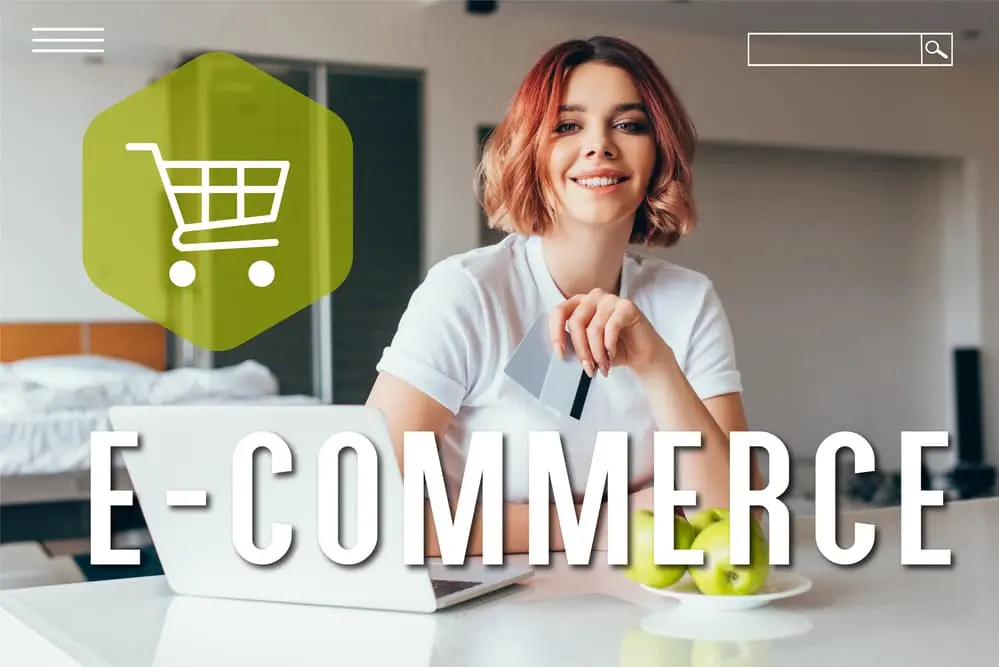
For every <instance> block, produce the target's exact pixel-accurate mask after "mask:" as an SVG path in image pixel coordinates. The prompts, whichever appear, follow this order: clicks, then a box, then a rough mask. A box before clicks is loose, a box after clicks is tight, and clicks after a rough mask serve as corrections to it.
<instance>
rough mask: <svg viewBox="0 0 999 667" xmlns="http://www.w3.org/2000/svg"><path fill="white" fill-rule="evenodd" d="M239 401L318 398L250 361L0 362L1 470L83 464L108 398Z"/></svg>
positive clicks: (104, 420)
mask: <svg viewBox="0 0 999 667" xmlns="http://www.w3.org/2000/svg"><path fill="white" fill-rule="evenodd" d="M19 364H23V365H19ZM242 402H249V403H254V404H274V403H280V404H296V405H297V404H316V403H318V402H319V401H318V399H316V398H314V397H311V396H281V395H279V394H278V383H277V380H276V378H275V377H274V375H273V374H272V373H271V372H270V371H269V370H268V369H267V368H266V367H264V366H262V365H260V364H258V363H256V362H252V361H247V362H244V363H242V364H238V365H235V366H229V367H225V368H217V369H200V368H180V369H174V370H170V371H166V372H158V371H152V370H150V369H147V368H143V367H139V366H134V365H130V364H128V363H127V362H119V361H116V360H109V359H103V358H100V357H66V358H62V359H60V358H56V357H53V358H49V359H47V360H31V362H18V363H17V364H6V365H3V366H0V476H10V475H28V474H58V473H65V472H75V471H81V470H87V469H88V468H89V466H90V433H91V432H92V431H96V430H104V429H109V428H110V424H109V423H108V416H107V415H108V408H110V407H111V406H112V405H181V404H231V403H242Z"/></svg>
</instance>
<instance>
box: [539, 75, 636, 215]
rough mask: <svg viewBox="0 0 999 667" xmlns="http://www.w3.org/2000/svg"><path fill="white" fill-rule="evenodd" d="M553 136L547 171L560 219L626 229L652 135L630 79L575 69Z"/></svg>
mask: <svg viewBox="0 0 999 667" xmlns="http://www.w3.org/2000/svg"><path fill="white" fill-rule="evenodd" d="M554 135H555V136H554V143H553V147H552V153H551V158H550V159H549V173H550V176H551V182H552V185H553V187H554V189H555V195H556V196H557V198H558V202H559V205H560V207H561V210H560V211H559V213H560V216H561V217H563V218H567V219H569V220H571V221H576V222H579V223H583V224H586V225H615V224H617V223H620V224H622V225H627V226H628V228H629V229H630V228H631V224H632V222H633V221H634V217H635V212H636V210H637V209H638V207H639V206H640V205H641V203H642V201H643V200H644V198H645V195H646V193H647V189H648V185H649V179H650V178H651V177H652V170H653V168H654V166H655V160H656V143H655V137H654V135H653V132H652V128H651V126H650V124H649V118H648V115H647V113H646V111H645V108H644V105H643V104H642V98H641V96H640V95H639V93H638V89H637V88H636V87H635V85H634V83H633V82H632V80H631V77H630V76H629V75H628V74H627V73H626V72H624V71H623V70H621V69H618V68H616V67H612V66H609V65H605V64H602V63H586V64H584V65H581V66H580V67H577V68H576V69H575V70H573V72H572V74H571V75H570V79H569V82H568V87H567V90H566V95H565V99H564V100H563V102H562V107H561V111H560V113H559V119H558V121H557V123H556V126H555V128H554Z"/></svg>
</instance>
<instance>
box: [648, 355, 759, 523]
mask: <svg viewBox="0 0 999 667" xmlns="http://www.w3.org/2000/svg"><path fill="white" fill-rule="evenodd" d="M642 384H643V385H644V387H645V393H646V396H647V397H648V399H649V405H650V406H651V408H652V412H653V415H654V418H655V422H656V429H657V430H659V431H697V432H699V433H701V446H700V447H699V448H697V449H689V450H688V449H682V450H679V451H678V452H677V461H678V463H677V473H678V477H679V478H680V479H682V483H683V488H686V489H692V488H693V489H700V490H701V491H700V494H699V497H698V505H699V506H700V507H702V508H705V507H728V505H729V460H730V459H729V436H730V434H731V433H733V432H735V431H745V430H747V429H748V425H747V422H746V414H745V410H744V408H743V405H742V398H741V396H740V394H738V393H730V394H724V395H722V396H716V397H714V398H709V399H707V400H704V401H702V400H701V399H700V397H699V396H698V395H697V394H696V393H695V392H694V389H693V387H691V386H690V383H689V382H688V381H687V378H686V376H685V375H684V373H683V369H681V368H680V365H679V363H678V362H677V360H676V357H675V356H674V355H673V353H672V351H671V350H670V349H669V348H668V347H666V346H664V347H663V354H662V357H661V359H660V360H659V361H658V362H656V363H655V364H654V365H652V366H651V368H650V370H649V371H648V372H647V373H645V374H644V375H643V376H642ZM760 483H761V482H760V471H759V469H758V467H757V465H756V461H755V459H754V460H752V461H751V467H750V488H752V489H758V488H760ZM640 493H642V494H645V495H644V496H642V497H641V499H640V500H639V499H636V502H641V503H643V505H644V503H645V502H646V501H647V502H648V506H649V507H651V502H652V489H651V488H650V489H646V490H643V491H641V492H640Z"/></svg>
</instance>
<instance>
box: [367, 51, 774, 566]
mask: <svg viewBox="0 0 999 667" xmlns="http://www.w3.org/2000/svg"><path fill="white" fill-rule="evenodd" d="M695 142H696V137H695V132H694V127H693V124H692V123H691V121H690V119H689V118H688V117H687V115H686V113H685V112H684V110H683V105H682V104H681V102H680V101H679V98H678V97H677V95H676V94H675V92H674V91H673V90H672V88H671V86H670V84H669V83H668V82H667V80H666V79H665V77H664V76H663V75H662V73H661V72H660V71H659V69H658V68H657V67H656V66H655V64H654V63H653V62H652V61H651V60H650V59H649V58H648V56H646V55H645V54H644V53H643V52H642V51H641V50H639V49H638V48H637V47H635V46H634V45H632V44H629V43H628V42H625V41H622V40H619V39H615V38H610V37H595V38H593V39H589V40H571V41H568V42H564V43H562V44H559V45H557V46H555V47H553V48H552V49H551V50H549V51H548V52H547V53H545V54H543V55H542V57H541V58H540V59H539V61H538V62H537V64H536V65H535V66H534V67H533V68H532V69H531V70H530V71H529V72H528V74H527V76H526V77H525V79H524V81H523V82H522V84H521V86H520V88H519V89H518V90H517V91H516V93H515V94H514V96H513V99H512V102H511V104H510V107H509V109H508V110H507V113H506V116H505V117H504V118H503V120H502V121H501V122H500V123H499V125H498V126H497V127H496V129H495V130H494V131H493V132H492V134H491V135H490V137H489V139H488V140H487V142H486V144H485V147H484V152H483V157H482V161H481V166H480V169H479V171H478V176H479V183H480V185H481V190H480V195H481V201H482V205H483V209H484V211H485V212H486V214H487V215H488V216H489V223H490V225H491V226H492V227H493V228H495V229H498V230H503V231H504V232H507V234H508V235H507V236H506V238H504V239H502V240H500V241H498V242H497V243H495V244H493V245H490V246H487V247H484V248H477V249H475V250H471V251H469V252H466V253H463V254H459V255H456V256H454V257H450V258H448V259H446V260H444V261H442V262H440V263H438V264H437V265H436V266H434V267H433V268H432V269H431V270H430V272H429V274H428V275H427V277H426V279H425V280H424V282H423V284H422V285H420V287H419V288H418V289H417V290H416V292H415V293H414V294H413V296H412V298H411V299H410V301H409V305H408V307H407V309H406V312H405V313H404V315H403V317H402V319H401V321H400V323H399V327H398V329H397V331H396V334H395V336H394V337H393V340H392V342H391V344H390V346H389V347H388V348H386V349H385V351H384V353H383V355H382V358H381V361H380V362H379V364H378V370H379V375H378V378H377V380H376V381H375V386H374V387H373V389H372V391H371V394H370V396H369V399H368V404H369V405H371V406H375V407H377V408H379V409H380V410H381V411H382V412H383V413H384V414H385V415H386V417H387V419H388V422H389V428H390V431H391V433H392V436H393V438H394V441H395V445H396V448H397V450H398V455H399V458H400V460H401V461H402V462H403V463H402V465H403V468H405V451H404V449H403V446H402V444H403V441H404V437H403V436H404V433H406V432H411V431H425V432H432V433H434V434H435V436H436V438H437V442H438V445H439V448H440V449H439V451H440V454H441V458H442V463H443V470H444V475H445V481H446V483H447V488H448V493H449V497H450V498H449V499H450V503H451V507H452V511H453V510H454V509H455V508H456V506H457V504H458V497H459V496H458V494H459V491H460V489H461V487H462V479H463V473H464V468H465V463H466V458H467V456H468V451H469V449H468V447H469V444H470V442H471V440H472V436H473V434H474V433H475V432H478V431H501V432H502V433H503V435H504V450H503V451H504V463H503V466H504V470H503V488H504V493H505V499H506V502H507V506H506V508H505V510H504V515H505V516H504V522H503V523H504V530H505V549H506V551H507V552H521V553H523V552H526V551H527V549H528V543H529V542H528V536H529V528H528V518H529V514H530V512H529V510H528V502H527V500H528V497H529V496H531V495H536V492H533V491H531V488H532V483H531V481H530V479H531V476H530V474H529V467H530V466H529V460H530V457H529V456H528V449H529V440H530V438H529V434H530V433H531V432H535V431H549V432H551V431H555V432H558V433H559V434H560V435H561V436H562V445H563V459H564V462H565V477H563V478H562V479H561V481H556V479H555V478H553V480H552V484H556V483H557V484H559V485H560V486H561V487H562V488H564V486H563V485H568V487H569V488H570V489H571V492H572V496H573V498H575V499H576V505H577V510H579V509H581V507H580V506H581V505H583V504H584V502H585V504H586V505H587V506H591V505H592V503H594V502H596V503H600V502H601V498H599V497H597V498H593V499H590V500H584V497H585V495H586V494H585V490H586V489H587V488H588V484H587V482H588V480H589V478H590V474H591V463H599V465H604V464H606V461H599V462H596V461H594V460H593V455H594V451H595V447H596V444H597V442H598V441H599V440H601V438H600V437H599V434H600V433H601V432H605V431H619V432H620V431H624V432H627V433H628V434H629V437H630V450H629V456H628V462H627V465H628V466H629V470H628V474H627V480H628V489H627V491H628V493H629V494H630V495H629V500H630V502H631V505H632V507H652V505H653V503H652V480H653V469H654V466H653V456H652V451H653V446H652V445H653V441H654V436H655V433H656V432H657V431H697V432H699V433H700V434H701V436H702V437H701V443H700V447H697V448H696V449H694V450H692V451H686V452H681V453H680V454H679V455H678V457H677V472H678V474H677V478H678V480H679V485H680V487H681V488H684V489H690V490H694V491H695V492H696V493H697V496H698V497H697V500H698V503H697V506H699V507H723V506H727V505H728V504H729V477H728V475H729V453H728V450H729V434H730V433H732V432H733V431H741V430H745V429H746V418H745V415H744V414H743V407H742V401H741V391H742V383H741V376H740V373H739V371H738V368H737V366H736V362H735V352H734V344H733V340H732V334H731V331H730V330H729V324H728V319H727V317H726V315H725V311H724V309H723V308H722V305H721V301H720V299H719V298H718V295H717V294H716V293H715V290H714V287H713V285H712V283H711V281H710V279H708V278H707V277H706V276H704V275H701V274H700V273H697V272H695V271H691V270H689V269H686V268H683V267H680V266H677V265H675V264H672V263H670V262H667V261H664V260H661V259H650V258H648V257H643V256H641V255H639V254H637V253H634V252H632V251H631V250H630V249H629V245H632V244H644V245H647V246H658V247H667V246H671V245H674V244H675V243H677V242H678V241H679V240H680V239H681V238H682V237H683V236H684V235H685V234H686V233H688V232H689V231H690V230H691V229H692V228H693V226H694V224H695V213H694V212H695V208H696V207H695V205H694V202H693V197H692V194H691V192H692V186H691V183H692V174H691V162H692V159H693V151H694V145H695ZM537 332H540V340H541V346H542V351H541V352H540V353H539V352H537V341H536V340H535V338H536V337H537V335H538V334H537ZM526 348H530V350H531V351H530V352H525V349H526ZM525 359H526V361H525ZM535 375H536V376H538V377H534V376H535ZM556 377H558V378H560V380H559V382H562V381H565V382H564V386H557V387H554V388H553V387H552V386H550V385H551V384H552V379H553V378H556ZM570 406H571V407H570ZM555 474H556V476H559V473H557V472H556V473H555ZM752 476H753V479H752V480H751V483H752V484H753V486H754V487H756V488H758V483H759V479H758V474H757V472H756V470H755V467H754V469H753V473H752ZM561 493H562V491H560V492H559V495H561ZM609 493H616V490H615V491H610V492H609ZM589 511H590V510H589V509H588V510H587V514H589ZM602 516H603V514H602ZM560 519H561V520H562V521H565V520H568V521H571V522H572V523H576V522H577V521H578V518H577V516H564V515H563V516H559V510H558V509H557V506H555V505H553V506H552V507H551V512H550V524H549V525H550V526H551V527H552V535H551V540H550V543H551V548H552V549H553V550H561V549H563V548H564V541H563V539H562V525H563V524H562V523H561V522H560ZM433 520H434V517H433V516H432V513H431V512H430V509H429V506H428V509H427V527H428V532H427V551H428V553H429V554H432V555H433V554H436V553H438V547H437V543H436V529H435V526H434V521H433ZM605 523H606V522H604V521H601V522H600V524H599V525H601V526H603V524H605ZM472 525H473V528H472V535H471V539H470V544H469V548H468V551H469V552H470V553H481V545H482V542H481V538H482V536H481V524H480V523H479V518H478V515H477V518H476V519H475V521H473V524H472ZM605 539H606V537H605V533H604V532H603V531H602V530H601V532H600V533H599V534H598V535H597V546H598V548H599V547H601V546H606V543H605Z"/></svg>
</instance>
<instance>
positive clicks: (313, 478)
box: [109, 404, 533, 613]
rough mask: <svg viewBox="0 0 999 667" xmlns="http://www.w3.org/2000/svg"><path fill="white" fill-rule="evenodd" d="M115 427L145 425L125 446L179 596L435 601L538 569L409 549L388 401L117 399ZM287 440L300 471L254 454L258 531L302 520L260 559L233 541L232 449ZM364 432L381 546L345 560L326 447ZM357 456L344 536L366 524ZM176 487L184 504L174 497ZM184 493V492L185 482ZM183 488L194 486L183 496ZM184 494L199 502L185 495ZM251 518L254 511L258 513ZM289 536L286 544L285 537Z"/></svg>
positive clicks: (344, 470)
mask: <svg viewBox="0 0 999 667" xmlns="http://www.w3.org/2000/svg"><path fill="white" fill-rule="evenodd" d="M109 416H110V421H111V424H112V428H113V429H114V430H115V431H131V432H137V433H138V434H139V438H138V441H139V444H138V447H125V448H122V449H121V450H120V452H118V453H119V455H120V457H121V459H122V461H123V462H124V464H125V467H126V469H127V471H128V475H129V477H130V479H131V483H132V488H133V489H134V491H135V495H136V500H137V502H138V503H139V504H140V505H141V506H142V513H143V515H144V517H145V519H146V524H147V527H148V529H149V533H150V536H151V538H152V541H153V544H154V546H155V549H156V552H157V556H158V557H159V559H160V562H161V565H162V568H163V573H164V575H165V576H166V580H167V582H168V584H169V585H170V587H171V588H172V589H173V590H174V591H175V592H176V593H177V594H180V595H191V596H200V597H208V598H230V599H242V600H257V601H270V602H290V603H300V604H315V605H327V606H338V607H352V608H365V609H384V610H395V611H412V612H427V613H429V612H434V611H437V610H440V609H444V608H446V607H450V606H452V605H455V604H458V603H461V602H465V601H468V600H471V599H474V598H478V597H481V596H483V595H486V594H489V593H492V592H494V591H498V590H500V589H503V588H506V587H508V586H511V585H513V584H516V583H518V582H521V581H523V580H525V579H527V578H528V577H530V576H531V575H532V574H533V568H531V567H530V566H528V565H517V566H515V565H511V564H504V565H489V566H486V565H483V564H482V560H481V558H475V557H469V558H467V559H466V562H465V564H464V565H460V566H458V565H445V564H443V563H442V562H441V560H440V559H439V558H436V559H435V558H428V559H426V562H425V564H424V565H407V564H406V563H405V561H404V559H403V480H402V474H401V472H400V470H399V464H398V461H397V458H396V456H395V450H394V449H393V447H392V442H391V440H390V437H389V430H388V422H387V420H386V419H385V417H384V415H383V414H382V413H381V411H379V410H377V409H375V408H370V407H366V406H341V405H318V406H315V405H293V406H282V405H250V404H246V405H184V406H116V407H113V408H111V410H110V415H109ZM260 431H263V432H266V433H271V434H275V435H277V436H280V438H281V439H282V440H284V441H285V442H287V443H288V446H289V449H290V450H291V453H292V456H291V461H290V463H291V464H292V470H291V471H290V472H284V473H277V474H275V473H272V472H271V470H272V468H271V466H272V465H273V464H275V463H280V461H279V459H278V458H275V457H273V456H271V455H270V454H269V453H268V451H267V450H259V451H258V452H257V453H256V456H255V457H254V461H253V463H252V465H253V475H252V480H247V479H245V478H243V481H242V484H243V485H244V486H245V485H246V484H252V486H251V487H250V488H251V490H252V496H253V503H252V504H253V506H254V507H253V514H252V515H250V516H252V521H253V525H252V535H253V541H254V544H255V545H256V547H258V548H260V549H267V548H269V547H271V545H272V544H274V541H273V540H274V538H275V537H280V531H281V530H284V529H283V528H282V527H280V526H276V525H275V524H286V525H290V526H291V527H292V530H293V533H292V541H291V545H290V548H289V549H288V550H287V552H286V553H285V554H284V555H283V557H281V558H279V559H278V560H276V561H275V562H274V563H273V564H270V565H254V564H251V563H250V562H248V561H247V560H246V559H244V558H243V557H242V556H241V555H240V553H239V552H238V551H237V550H236V548H235V547H234V546H233V545H234V540H233V522H232V515H233V462H234V457H233V452H234V450H235V448H236V445H237V443H239V442H240V441H241V440H243V439H244V438H245V437H246V436H248V435H250V434H252V433H255V432H260ZM344 431H349V432H355V433H359V434H361V435H363V436H365V437H366V438H367V439H368V440H369V441H370V442H371V443H372V444H373V445H374V448H375V451H376V452H377V454H378V468H379V471H378V477H377V479H378V482H379V486H380V489H379V491H380V493H379V500H378V505H379V507H378V515H379V522H380V526H379V527H378V542H377V546H376V548H375V550H374V552H373V553H372V555H371V556H370V557H368V558H367V559H366V560H365V561H363V562H362V563H360V564H357V565H338V564H336V563H334V562H333V561H331V560H330V559H328V558H327V557H326V556H325V554H324V553H323V551H322V550H321V549H320V546H319V531H318V525H319V521H320V520H323V521H331V520H335V519H336V517H333V518H332V519H331V512H334V511H335V508H330V509H329V510H324V512H323V516H322V517H320V513H319V494H318V491H319V480H318V476H319V452H320V450H321V448H322V446H323V445H324V444H325V442H326V441H327V440H328V439H329V438H330V437H331V436H332V435H334V434H336V433H339V432H344ZM356 458H357V457H356V456H355V455H353V453H352V452H350V451H348V452H346V453H345V454H342V455H341V457H340V512H339V515H340V516H339V523H340V526H339V535H340V544H341V545H342V546H343V547H344V548H350V547H351V546H353V545H354V544H355V543H356V540H357V535H358V520H357V516H358V513H357V509H358V498H357V488H358V485H359V484H360V483H365V484H367V483H369V482H368V481H367V479H366V478H365V479H359V475H358V468H357V466H356ZM168 492H169V495H171V496H172V500H173V502H174V506H172V507H171V506H168V505H167V496H168ZM178 492H179V493H178ZM183 496H186V498H184V497H183ZM178 500H186V501H188V502H193V503H194V504H195V505H201V506H188V507H183V506H177V505H176V503H177V501H178ZM248 521H249V520H248ZM278 546H280V543H278Z"/></svg>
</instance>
